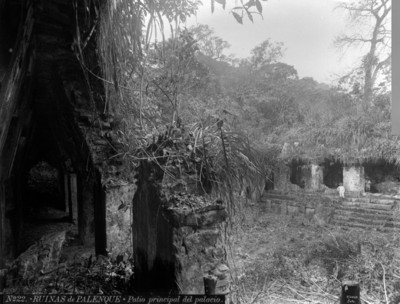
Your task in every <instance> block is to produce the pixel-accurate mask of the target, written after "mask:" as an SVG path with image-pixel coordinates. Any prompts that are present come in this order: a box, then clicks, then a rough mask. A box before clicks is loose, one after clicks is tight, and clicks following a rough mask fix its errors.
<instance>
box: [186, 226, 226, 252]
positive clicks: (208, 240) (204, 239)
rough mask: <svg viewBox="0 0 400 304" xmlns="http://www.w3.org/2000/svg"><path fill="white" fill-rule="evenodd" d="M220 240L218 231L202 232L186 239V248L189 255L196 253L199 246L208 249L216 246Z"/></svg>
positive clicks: (208, 230)
mask: <svg viewBox="0 0 400 304" xmlns="http://www.w3.org/2000/svg"><path fill="white" fill-rule="evenodd" d="M219 238H220V232H219V230H218V229H207V230H200V231H198V232H196V233H194V234H191V235H189V236H188V237H186V238H185V239H184V246H185V248H186V250H187V253H188V254H189V255H191V254H193V253H196V250H197V248H198V247H199V246H201V247H202V248H208V247H211V246H215V245H216V244H217V241H218V239H219Z"/></svg>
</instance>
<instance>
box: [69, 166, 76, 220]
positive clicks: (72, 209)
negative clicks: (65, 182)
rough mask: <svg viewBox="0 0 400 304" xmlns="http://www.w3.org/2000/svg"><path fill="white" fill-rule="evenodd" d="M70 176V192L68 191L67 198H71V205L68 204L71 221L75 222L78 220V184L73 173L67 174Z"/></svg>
mask: <svg viewBox="0 0 400 304" xmlns="http://www.w3.org/2000/svg"><path fill="white" fill-rule="evenodd" d="M69 178H70V184H69V185H70V192H69V198H70V200H71V205H70V212H71V213H70V214H71V218H72V221H73V222H74V223H76V222H77V220H78V184H77V178H76V174H75V173H71V174H70V175H69Z"/></svg>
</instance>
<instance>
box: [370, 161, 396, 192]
mask: <svg viewBox="0 0 400 304" xmlns="http://www.w3.org/2000/svg"><path fill="white" fill-rule="evenodd" d="M363 166H364V173H365V181H366V183H367V182H368V181H370V192H372V193H384V194H398V193H399V190H400V169H399V167H398V166H396V165H394V164H393V163H389V162H387V161H385V160H383V159H380V160H376V161H373V162H366V163H364V164H363Z"/></svg>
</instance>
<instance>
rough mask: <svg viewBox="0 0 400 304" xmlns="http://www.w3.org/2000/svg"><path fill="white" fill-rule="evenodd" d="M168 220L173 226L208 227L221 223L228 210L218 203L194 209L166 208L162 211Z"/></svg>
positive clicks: (225, 217)
mask: <svg viewBox="0 0 400 304" xmlns="http://www.w3.org/2000/svg"><path fill="white" fill-rule="evenodd" d="M164 214H165V216H166V217H167V219H168V221H169V222H170V223H171V224H172V225H173V226H174V227H183V226H187V227H193V228H196V227H197V228H199V227H208V226H212V225H216V224H220V223H223V222H224V221H225V220H226V219H227V217H228V212H227V211H226V209H225V207H223V206H220V205H210V206H207V207H204V208H199V209H196V210H191V211H188V210H183V209H178V208H168V209H166V210H165V211H164Z"/></svg>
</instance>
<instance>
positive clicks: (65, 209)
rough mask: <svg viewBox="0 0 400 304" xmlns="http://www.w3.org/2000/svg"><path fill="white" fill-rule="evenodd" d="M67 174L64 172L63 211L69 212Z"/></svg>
mask: <svg viewBox="0 0 400 304" xmlns="http://www.w3.org/2000/svg"><path fill="white" fill-rule="evenodd" d="M68 179H69V175H68V173H64V180H63V182H64V211H65V212H66V213H68V214H69V207H70V206H69V202H70V200H69V196H70V189H69V188H70V187H69V182H68Z"/></svg>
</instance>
